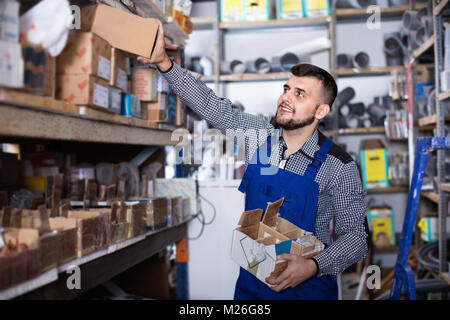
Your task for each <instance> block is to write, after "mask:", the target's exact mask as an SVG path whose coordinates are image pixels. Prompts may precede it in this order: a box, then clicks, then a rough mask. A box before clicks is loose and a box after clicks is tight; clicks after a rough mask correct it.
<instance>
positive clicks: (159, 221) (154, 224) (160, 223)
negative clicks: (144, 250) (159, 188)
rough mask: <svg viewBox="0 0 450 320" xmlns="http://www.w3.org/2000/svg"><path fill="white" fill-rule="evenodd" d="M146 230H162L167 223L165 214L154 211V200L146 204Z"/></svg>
mask: <svg viewBox="0 0 450 320" xmlns="http://www.w3.org/2000/svg"><path fill="white" fill-rule="evenodd" d="M146 209H147V210H146V214H147V216H146V217H147V220H146V221H147V229H150V230H156V229H160V228H164V227H165V226H166V223H167V212H166V210H163V209H158V210H154V200H152V201H150V202H148V203H146Z"/></svg>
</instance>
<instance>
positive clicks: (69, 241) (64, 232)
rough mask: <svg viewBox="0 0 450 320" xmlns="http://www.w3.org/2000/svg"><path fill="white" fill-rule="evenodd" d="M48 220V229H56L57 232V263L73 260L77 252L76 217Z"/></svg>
mask: <svg viewBox="0 0 450 320" xmlns="http://www.w3.org/2000/svg"><path fill="white" fill-rule="evenodd" d="M48 220H49V224H50V229H51V230H56V231H58V234H59V240H60V246H59V248H60V254H59V255H58V264H59V265H61V264H64V263H66V262H68V261H71V260H74V259H75V258H76V257H77V253H78V252H77V248H78V227H77V219H74V218H65V217H56V218H49V219H48Z"/></svg>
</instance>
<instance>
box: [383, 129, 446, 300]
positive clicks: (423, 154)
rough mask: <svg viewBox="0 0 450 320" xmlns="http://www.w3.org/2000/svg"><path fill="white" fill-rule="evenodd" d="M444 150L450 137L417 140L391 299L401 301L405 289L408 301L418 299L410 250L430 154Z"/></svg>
mask: <svg viewBox="0 0 450 320" xmlns="http://www.w3.org/2000/svg"><path fill="white" fill-rule="evenodd" d="M444 149H447V150H448V149H450V138H449V137H446V138H442V137H433V138H417V151H416V158H415V159H414V171H413V176H412V181H411V186H410V189H409V195H408V204H407V206H406V213H405V220H404V221H403V230H402V237H401V239H400V245H399V250H398V256H397V262H396V264H395V270H394V279H393V281H392V287H391V294H390V299H392V300H398V299H400V296H401V294H402V289H403V288H404V289H405V290H404V291H405V295H406V299H408V300H415V299H416V285H415V282H414V272H413V270H412V268H411V266H410V265H409V264H408V256H409V248H410V246H411V240H412V235H413V231H414V224H415V221H416V214H417V207H418V205H419V198H420V190H421V189H422V182H423V174H424V171H425V166H426V164H427V158H428V153H429V152H430V151H433V150H444Z"/></svg>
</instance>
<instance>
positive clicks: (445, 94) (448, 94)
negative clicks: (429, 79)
mask: <svg viewBox="0 0 450 320" xmlns="http://www.w3.org/2000/svg"><path fill="white" fill-rule="evenodd" d="M448 98H450V90H447V91H445V92H442V93H441V94H439V95H438V96H437V99H438V100H439V101H443V100H447V99H448Z"/></svg>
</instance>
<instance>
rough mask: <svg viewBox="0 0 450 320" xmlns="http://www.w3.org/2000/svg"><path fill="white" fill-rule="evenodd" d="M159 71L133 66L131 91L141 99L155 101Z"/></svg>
mask: <svg viewBox="0 0 450 320" xmlns="http://www.w3.org/2000/svg"><path fill="white" fill-rule="evenodd" d="M158 78H159V72H158V71H156V70H155V69H150V68H133V71H132V74H131V84H132V89H131V93H132V94H134V95H136V96H137V97H138V98H139V99H140V100H141V101H156V100H157V94H156V93H157V89H158V83H159V81H158Z"/></svg>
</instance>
